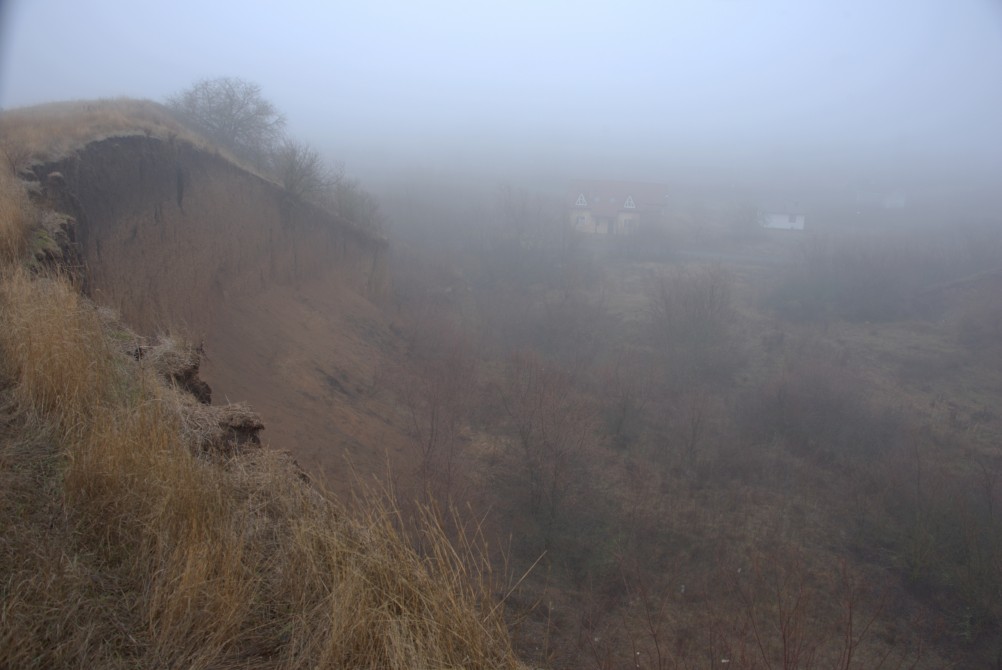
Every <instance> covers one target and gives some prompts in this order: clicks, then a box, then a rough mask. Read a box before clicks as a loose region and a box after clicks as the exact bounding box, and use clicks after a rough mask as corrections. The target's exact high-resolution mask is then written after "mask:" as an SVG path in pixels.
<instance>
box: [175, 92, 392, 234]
mask: <svg viewBox="0 0 1002 670" xmlns="http://www.w3.org/2000/svg"><path fill="white" fill-rule="evenodd" d="M166 105H167V107H168V109H170V110H171V111H173V112H174V114H176V115H177V116H178V117H180V118H181V119H182V120H183V121H185V122H186V123H187V124H189V125H190V126H192V127H193V128H194V129H196V130H197V131H199V132H200V133H202V134H203V135H204V136H205V137H206V138H208V139H210V140H212V141H213V142H215V143H217V144H219V145H220V146H222V147H224V148H226V149H227V150H229V151H231V152H232V153H233V155H234V156H236V157H237V158H238V159H240V160H243V161H247V162H249V163H251V164H252V165H253V166H254V167H255V168H256V169H258V170H261V171H262V172H264V173H266V174H268V175H269V176H271V177H272V178H274V179H275V180H276V181H278V182H279V183H281V184H282V186H283V187H285V189H286V191H288V193H289V194H290V195H291V196H292V197H293V198H294V199H297V200H302V201H308V202H312V203H314V204H317V205H320V206H321V207H324V208H325V209H327V210H329V211H331V212H333V213H335V214H338V215H340V216H342V217H344V218H345V219H348V220H349V221H352V222H353V223H356V224H358V225H361V226H363V227H366V228H372V229H379V228H381V227H382V221H383V217H382V213H381V212H380V210H379V204H378V202H377V200H376V198H375V197H374V196H373V195H372V194H370V193H368V192H366V191H365V190H363V189H362V188H361V186H360V185H359V183H358V182H357V181H355V180H352V179H348V178H346V177H345V174H344V166H343V165H342V164H341V163H337V164H330V163H328V162H327V161H326V160H324V158H323V156H321V155H320V152H319V151H317V150H316V149H315V148H313V147H312V146H310V145H309V144H308V143H306V142H303V141H301V140H297V139H295V138H292V137H290V136H288V135H287V134H286V132H285V116H284V115H283V114H282V113H281V112H280V111H279V110H278V108H277V107H275V105H273V104H272V103H271V102H270V101H269V100H267V99H265V98H264V96H263V95H262V93H261V87H260V86H259V85H258V84H255V83H252V82H249V81H246V80H243V79H240V78H238V77H218V78H215V79H202V80H200V81H198V82H195V83H194V84H192V85H191V86H189V87H188V88H186V89H184V90H182V91H179V92H178V93H176V94H174V95H172V96H170V97H168V98H167V100H166Z"/></svg>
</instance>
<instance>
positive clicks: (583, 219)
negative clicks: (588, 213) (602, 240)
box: [578, 216, 585, 226]
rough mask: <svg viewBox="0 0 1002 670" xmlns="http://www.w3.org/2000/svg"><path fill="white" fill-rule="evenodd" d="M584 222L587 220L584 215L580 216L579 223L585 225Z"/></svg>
mask: <svg viewBox="0 0 1002 670" xmlns="http://www.w3.org/2000/svg"><path fill="white" fill-rule="evenodd" d="M584 222H585V218H584V217H583V216H579V217H578V225H579V226H581V225H584Z"/></svg>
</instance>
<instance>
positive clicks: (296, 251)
mask: <svg viewBox="0 0 1002 670" xmlns="http://www.w3.org/2000/svg"><path fill="white" fill-rule="evenodd" d="M33 176H34V178H35V180H36V181H37V184H38V187H37V189H36V191H37V192H38V193H39V194H40V197H42V198H44V199H45V200H47V201H48V205H49V206H50V207H51V208H52V209H55V210H57V211H62V212H66V213H67V214H69V215H70V216H72V217H73V218H74V219H75V220H76V221H75V225H73V226H72V227H71V230H70V232H71V236H72V237H74V238H75V241H76V246H77V247H78V248H79V252H80V253H79V257H80V259H81V260H80V262H81V264H82V272H81V276H82V277H83V278H84V285H85V290H86V292H87V293H88V294H89V295H90V296H91V297H92V298H93V299H94V300H95V301H96V302H98V303H100V304H104V305H108V306H111V307H113V308H115V309H116V310H118V311H119V312H120V313H121V315H122V318H123V320H124V321H125V322H126V323H128V324H130V326H131V327H133V328H134V329H135V330H136V331H137V332H139V333H140V334H143V335H153V334H156V333H164V332H167V333H178V334H181V335H183V336H184V337H185V338H186V339H188V340H190V341H192V342H195V343H198V344H202V345H204V351H205V353H206V359H205V361H204V364H203V367H202V370H201V375H202V377H203V379H205V380H206V381H208V382H209V384H211V386H212V389H213V400H214V401H216V402H220V403H226V402H235V401H247V402H249V403H250V405H251V406H252V407H253V408H254V410H255V411H257V412H258V413H259V414H260V415H261V417H262V419H263V421H264V424H265V426H266V427H267V429H266V431H265V434H264V439H265V441H266V442H267V443H268V444H270V445H272V446H274V447H277V448H279V449H285V450H288V451H290V452H292V453H293V454H294V455H295V456H296V458H297V459H298V460H299V461H300V463H302V465H303V466H304V467H305V468H307V469H308V470H311V471H316V470H320V469H322V470H324V471H326V472H328V473H331V472H338V471H340V470H342V469H343V465H344V460H343V459H344V455H345V454H346V453H348V454H350V456H351V458H352V459H353V462H354V463H355V464H356V465H357V466H358V467H359V468H360V469H362V470H368V469H370V465H369V463H371V469H372V470H377V469H378V468H380V467H382V465H381V464H383V463H384V458H385V450H386V449H391V450H398V449H402V440H401V438H400V436H399V435H398V434H397V431H395V430H394V429H393V428H392V427H389V425H388V422H387V421H386V420H385V416H386V413H387V412H386V411H384V409H385V408H384V407H380V406H379V401H378V400H376V399H374V398H373V397H372V394H370V393H369V391H370V390H371V389H372V388H373V386H374V380H375V377H376V374H377V371H378V369H379V366H380V365H381V361H382V360H384V358H385V354H386V352H387V351H388V350H392V349H393V348H394V347H395V337H394V335H393V333H392V331H391V329H390V327H389V323H388V319H387V318H386V315H385V314H384V313H383V312H382V310H381V309H380V308H379V307H378V305H377V304H375V303H376V302H378V298H379V297H380V296H382V295H383V294H384V293H385V292H386V291H387V290H388V279H387V276H388V271H387V267H386V256H387V243H386V241H385V239H384V238H382V237H381V236H379V235H378V234H375V233H372V232H370V231H367V230H364V229H361V228H359V227H357V226H355V225H353V224H352V223H351V222H348V221H344V220H341V219H339V218H338V217H336V216H335V215H333V214H330V213H329V212H326V211H324V210H322V209H320V208H318V207H315V206H313V205H310V204H308V203H304V202H301V201H298V200H296V199H294V198H292V197H290V196H289V195H288V194H287V193H286V192H285V191H284V190H283V189H282V188H281V187H280V186H279V185H277V184H275V183H273V182H271V181H268V180H267V179H265V178H263V177H261V176H259V175H257V174H254V173H253V172H251V171H249V170H247V169H244V168H241V167H240V166H238V165H236V164H234V163H232V162H231V161H229V160H228V159H227V158H226V157H225V156H222V155H220V154H218V153H212V152H206V151H204V150H201V149H198V148H196V147H194V146H192V145H190V144H187V143H186V142H183V141H180V140H177V139H170V138H168V139H158V138H157V137H156V136H146V135H130V136H121V137H111V138H107V139H102V140H98V141H94V142H91V143H89V144H88V145H86V146H85V147H84V148H82V149H80V150H79V151H77V152H75V153H73V154H72V155H70V156H68V157H65V158H62V159H60V160H56V161H52V162H48V163H44V164H39V165H36V166H34V167H33ZM337 478H338V477H337V475H335V479H337Z"/></svg>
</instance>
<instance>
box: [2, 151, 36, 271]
mask: <svg viewBox="0 0 1002 670" xmlns="http://www.w3.org/2000/svg"><path fill="white" fill-rule="evenodd" d="M30 215H31V210H30V209H29V205H28V196H27V195H26V194H25V192H24V188H23V187H22V186H21V184H20V183H19V182H18V180H17V179H16V178H14V176H13V175H12V174H11V173H10V172H9V171H8V170H6V169H3V168H2V166H0V265H7V264H9V263H12V262H13V261H15V260H16V259H17V258H18V257H19V256H20V255H21V253H22V252H23V251H24V249H25V247H26V246H27V242H28V228H29V227H30Z"/></svg>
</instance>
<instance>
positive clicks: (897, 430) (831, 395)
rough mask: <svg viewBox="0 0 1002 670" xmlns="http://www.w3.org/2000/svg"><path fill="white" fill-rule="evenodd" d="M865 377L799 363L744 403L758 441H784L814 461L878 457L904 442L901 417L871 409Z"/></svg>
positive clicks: (746, 422)
mask: <svg viewBox="0 0 1002 670" xmlns="http://www.w3.org/2000/svg"><path fill="white" fill-rule="evenodd" d="M866 390H867V387H866V384H865V382H864V381H863V379H862V378H860V377H859V376H858V375H855V374H853V373H852V372H850V371H849V370H847V369H845V368H842V367H838V366H835V365H832V364H830V363H825V362H822V361H810V360H806V361H799V362H794V363H793V364H792V365H791V366H790V367H789V368H787V369H786V370H783V371H782V372H780V373H779V374H777V375H776V376H775V377H773V378H772V379H770V380H769V381H767V382H766V383H765V384H763V385H762V386H761V387H759V388H757V389H755V390H754V391H753V392H752V393H751V394H750V395H749V396H748V397H747V399H746V400H745V403H744V407H743V410H742V424H743V427H744V432H745V434H746V435H747V436H748V437H750V438H752V439H753V440H760V441H769V440H779V441H781V442H782V443H783V444H784V445H786V446H787V447H789V448H790V449H792V450H794V451H796V452H799V453H802V454H805V455H806V454H811V455H815V456H825V457H832V456H839V455H848V454H873V453H876V452H879V451H882V450H884V449H885V448H887V447H888V446H890V445H892V444H894V443H896V442H897V441H898V440H899V439H900V438H901V432H902V427H901V424H900V421H899V419H898V417H897V416H896V415H895V414H894V413H892V412H890V411H887V410H882V409H880V408H878V407H875V406H874V405H872V404H870V402H869V401H868V399H867V393H866Z"/></svg>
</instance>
